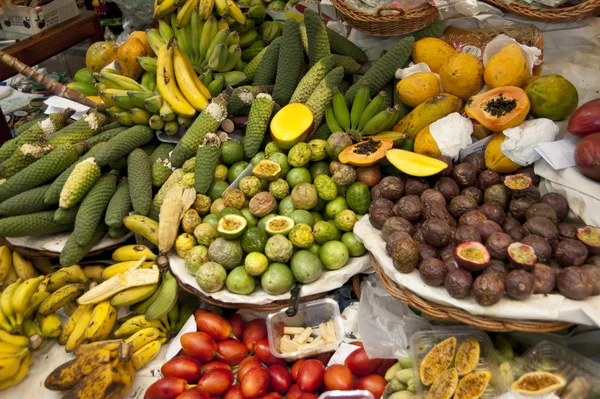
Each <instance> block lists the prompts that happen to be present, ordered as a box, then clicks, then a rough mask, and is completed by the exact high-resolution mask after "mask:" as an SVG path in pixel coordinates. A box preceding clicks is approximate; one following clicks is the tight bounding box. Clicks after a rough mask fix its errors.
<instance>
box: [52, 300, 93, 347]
mask: <svg viewBox="0 0 600 399" xmlns="http://www.w3.org/2000/svg"><path fill="white" fill-rule="evenodd" d="M93 308H94V306H93V305H79V306H77V309H75V311H74V312H73V314H72V315H71V317H70V318H69V320H67V322H66V323H65V325H64V326H63V329H62V332H61V333H60V336H59V337H58V342H59V343H60V344H61V345H64V344H66V343H67V340H68V339H69V335H71V333H72V332H73V330H74V329H75V327H76V326H77V324H78V323H79V320H80V319H81V317H82V316H83V315H84V314H85V313H86V312H87V310H88V309H91V310H93Z"/></svg>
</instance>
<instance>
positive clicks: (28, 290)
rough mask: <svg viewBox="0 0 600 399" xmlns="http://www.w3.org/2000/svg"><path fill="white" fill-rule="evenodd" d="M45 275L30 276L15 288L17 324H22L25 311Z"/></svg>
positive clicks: (13, 298)
mask: <svg viewBox="0 0 600 399" xmlns="http://www.w3.org/2000/svg"><path fill="white" fill-rule="evenodd" d="M44 279H45V277H44V276H40V277H35V278H30V279H29V280H26V281H24V282H23V284H21V285H20V286H18V287H17V288H16V289H15V292H14V294H13V297H12V309H13V312H14V314H15V321H16V323H17V325H21V323H22V322H23V320H24V319H25V312H26V311H27V307H28V305H29V303H30V302H29V300H30V298H31V297H32V296H33V294H35V293H36V291H37V289H38V287H39V285H40V284H41V283H42V280H44Z"/></svg>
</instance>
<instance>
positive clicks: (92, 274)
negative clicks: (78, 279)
mask: <svg viewBox="0 0 600 399" xmlns="http://www.w3.org/2000/svg"><path fill="white" fill-rule="evenodd" d="M103 270H104V266H100V265H90V266H84V267H83V274H85V277H86V278H87V279H89V280H94V281H95V282H97V283H101V282H102V281H104V279H103V278H102V271H103Z"/></svg>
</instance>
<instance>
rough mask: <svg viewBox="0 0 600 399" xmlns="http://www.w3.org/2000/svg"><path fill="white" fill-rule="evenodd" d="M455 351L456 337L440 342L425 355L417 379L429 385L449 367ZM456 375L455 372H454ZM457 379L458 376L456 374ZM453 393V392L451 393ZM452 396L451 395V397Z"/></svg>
mask: <svg viewBox="0 0 600 399" xmlns="http://www.w3.org/2000/svg"><path fill="white" fill-rule="evenodd" d="M455 350H456V337H450V338H447V339H445V340H444V341H442V342H440V343H439V344H437V345H436V346H434V347H433V348H431V350H430V351H429V352H428V353H427V355H425V357H424V358H423V361H422V362H421V366H420V368H419V377H420V378H421V382H423V384H425V385H431V384H433V383H434V381H436V380H437V378H438V377H440V375H441V374H442V373H443V372H444V371H445V370H446V369H447V368H448V366H450V363H451V362H452V359H453V358H454V351H455ZM454 372H455V373H456V370H454ZM457 379H458V374H457ZM452 392H454V391H452ZM451 396H452V395H451Z"/></svg>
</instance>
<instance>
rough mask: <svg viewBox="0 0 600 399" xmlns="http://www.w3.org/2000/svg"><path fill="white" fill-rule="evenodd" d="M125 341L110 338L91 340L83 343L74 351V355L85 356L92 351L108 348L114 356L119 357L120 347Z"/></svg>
mask: <svg viewBox="0 0 600 399" xmlns="http://www.w3.org/2000/svg"><path fill="white" fill-rule="evenodd" d="M124 343H125V341H123V340H122V339H110V340H107V341H98V342H89V343H86V344H81V345H79V346H78V347H77V348H75V350H74V351H73V355H75V356H83V355H86V354H89V353H92V352H95V351H97V350H99V349H106V350H109V351H110V352H111V355H112V356H113V357H117V356H118V355H119V349H120V347H121V345H122V344H124Z"/></svg>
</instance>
